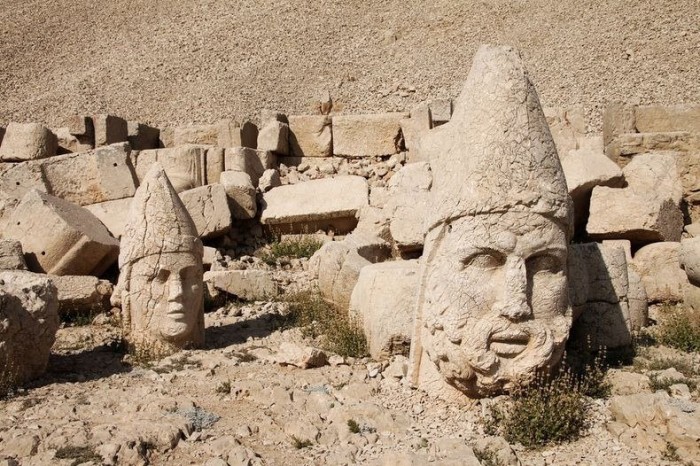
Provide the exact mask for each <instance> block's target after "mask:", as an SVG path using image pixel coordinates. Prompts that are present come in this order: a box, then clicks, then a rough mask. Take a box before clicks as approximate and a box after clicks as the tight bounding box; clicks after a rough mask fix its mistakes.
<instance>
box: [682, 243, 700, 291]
mask: <svg viewBox="0 0 700 466" xmlns="http://www.w3.org/2000/svg"><path fill="white" fill-rule="evenodd" d="M679 255H680V257H679V259H680V263H681V267H683V270H685V274H686V275H687V276H688V280H690V282H691V283H692V284H693V285H695V286H699V285H700V238H684V239H682V240H681V249H680V252H679Z"/></svg>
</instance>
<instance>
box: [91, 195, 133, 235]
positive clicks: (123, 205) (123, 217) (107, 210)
mask: <svg viewBox="0 0 700 466" xmlns="http://www.w3.org/2000/svg"><path fill="white" fill-rule="evenodd" d="M132 199H133V198H132V197H125V198H124V199H116V200H114V201H106V202H100V203H97V204H90V205H86V206H83V207H84V208H85V209H87V210H89V211H90V212H91V213H92V215H94V216H95V217H97V218H98V219H99V221H100V222H102V224H103V225H104V226H105V227H107V230H108V231H109V232H110V234H111V235H112V236H114V237H115V238H121V236H122V235H123V234H124V228H125V227H126V222H127V220H128V218H129V210H130V209H131V200H132Z"/></svg>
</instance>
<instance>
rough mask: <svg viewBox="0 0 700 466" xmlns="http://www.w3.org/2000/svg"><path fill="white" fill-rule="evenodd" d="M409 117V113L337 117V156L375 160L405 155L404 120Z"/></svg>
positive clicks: (335, 138) (335, 144)
mask: <svg viewBox="0 0 700 466" xmlns="http://www.w3.org/2000/svg"><path fill="white" fill-rule="evenodd" d="M406 117H408V114H406V113H379V114H372V115H339V116H334V117H333V155H337V156H347V157H371V156H384V155H392V154H396V153H399V152H401V151H402V150H403V148H404V143H403V136H402V134H401V120H402V119H404V118H406Z"/></svg>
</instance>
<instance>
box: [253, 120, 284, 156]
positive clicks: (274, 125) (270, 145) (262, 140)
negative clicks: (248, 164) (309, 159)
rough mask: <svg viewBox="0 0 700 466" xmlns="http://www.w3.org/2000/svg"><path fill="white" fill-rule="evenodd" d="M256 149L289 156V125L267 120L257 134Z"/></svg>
mask: <svg viewBox="0 0 700 466" xmlns="http://www.w3.org/2000/svg"><path fill="white" fill-rule="evenodd" d="M258 149H260V150H267V151H270V152H274V153H275V154H279V155H289V125H288V124H287V123H283V122H281V121H277V120H269V121H268V122H267V123H266V124H265V125H264V126H263V127H262V128H260V132H259V133H258Z"/></svg>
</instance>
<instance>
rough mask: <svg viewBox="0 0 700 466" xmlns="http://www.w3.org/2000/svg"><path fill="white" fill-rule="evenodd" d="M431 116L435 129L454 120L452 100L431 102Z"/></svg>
mask: <svg viewBox="0 0 700 466" xmlns="http://www.w3.org/2000/svg"><path fill="white" fill-rule="evenodd" d="M430 114H431V116H432V119H433V127H435V126H440V125H444V124H445V123H447V122H448V121H450V119H451V118H452V100H450V99H435V100H433V101H432V102H430Z"/></svg>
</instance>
